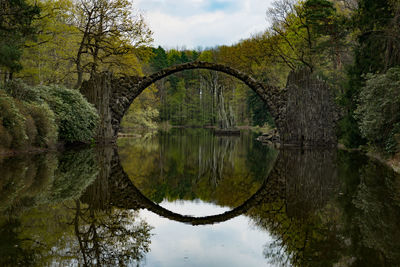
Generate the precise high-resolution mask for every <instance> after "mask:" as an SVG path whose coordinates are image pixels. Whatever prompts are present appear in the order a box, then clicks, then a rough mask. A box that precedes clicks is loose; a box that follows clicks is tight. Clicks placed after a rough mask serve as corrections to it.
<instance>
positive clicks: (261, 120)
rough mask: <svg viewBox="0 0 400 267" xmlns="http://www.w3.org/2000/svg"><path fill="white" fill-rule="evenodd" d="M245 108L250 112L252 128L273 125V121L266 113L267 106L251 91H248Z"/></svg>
mask: <svg viewBox="0 0 400 267" xmlns="http://www.w3.org/2000/svg"><path fill="white" fill-rule="evenodd" d="M247 106H248V108H249V109H250V111H251V118H252V122H253V126H263V125H264V124H268V125H271V126H274V125H275V124H274V119H273V118H272V116H271V114H270V113H269V112H268V108H267V105H266V104H265V103H264V102H263V101H262V100H261V98H260V97H259V96H258V95H257V94H256V93H255V92H253V91H248V98H247Z"/></svg>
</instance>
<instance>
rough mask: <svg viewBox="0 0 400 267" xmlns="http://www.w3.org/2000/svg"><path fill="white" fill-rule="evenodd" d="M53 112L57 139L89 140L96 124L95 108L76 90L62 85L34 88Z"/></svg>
mask: <svg viewBox="0 0 400 267" xmlns="http://www.w3.org/2000/svg"><path fill="white" fill-rule="evenodd" d="M35 90H37V93H38V94H39V95H40V98H41V99H42V100H44V101H45V102H46V103H47V104H48V105H49V106H50V108H51V109H52V110H53V112H54V114H55V121H56V123H57V125H58V136H59V139H61V140H63V141H65V142H67V143H73V142H89V141H90V140H91V139H92V138H93V136H94V134H95V131H96V128H97V124H98V115H97V110H96V109H95V108H94V107H93V105H91V104H90V103H89V102H87V100H86V99H85V98H84V97H83V96H82V95H81V93H80V92H79V91H77V90H71V89H67V88H65V87H62V86H56V85H53V86H38V87H36V88H35Z"/></svg>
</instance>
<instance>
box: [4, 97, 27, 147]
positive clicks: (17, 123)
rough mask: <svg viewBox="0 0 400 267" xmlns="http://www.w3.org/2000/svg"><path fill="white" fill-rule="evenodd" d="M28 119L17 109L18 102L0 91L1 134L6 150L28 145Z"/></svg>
mask: <svg viewBox="0 0 400 267" xmlns="http://www.w3.org/2000/svg"><path fill="white" fill-rule="evenodd" d="M25 121H26V119H25V118H24V116H23V115H22V114H21V112H20V110H19V109H18V107H17V104H16V101H15V100H14V99H13V98H12V97H10V96H8V95H7V94H6V93H5V92H4V91H2V90H0V122H1V124H2V130H1V132H0V134H1V137H0V139H2V141H3V142H4V143H1V144H0V145H1V146H3V147H4V148H19V147H21V146H23V145H25V144H27V141H28V136H27V135H26V128H25Z"/></svg>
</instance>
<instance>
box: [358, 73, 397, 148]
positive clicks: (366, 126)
mask: <svg viewBox="0 0 400 267" xmlns="http://www.w3.org/2000/svg"><path fill="white" fill-rule="evenodd" d="M366 78H367V81H366V85H365V87H363V88H362V91H361V93H360V102H359V104H358V106H357V109H356V111H355V114H356V116H357V118H358V119H359V127H360V130H361V134H362V135H363V137H365V138H367V139H368V141H370V142H371V143H375V144H384V145H385V147H386V150H387V151H388V152H397V145H398V144H397V141H396V136H397V138H398V135H399V133H400V68H399V67H397V68H392V69H389V70H388V71H387V72H386V73H385V74H368V75H367V76H366Z"/></svg>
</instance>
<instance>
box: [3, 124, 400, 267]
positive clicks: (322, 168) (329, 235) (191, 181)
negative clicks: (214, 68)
mask: <svg viewBox="0 0 400 267" xmlns="http://www.w3.org/2000/svg"><path fill="white" fill-rule="evenodd" d="M254 139H255V136H254V135H252V134H251V133H249V132H244V133H242V135H241V136H240V137H216V136H213V135H212V133H211V132H210V131H207V130H203V129H186V130H182V129H179V130H178V129H175V130H173V131H171V132H169V133H160V134H157V135H153V136H148V137H146V138H142V139H121V140H119V142H118V147H105V148H92V149H81V150H75V151H66V152H64V153H57V154H40V155H35V156H22V157H15V158H0V266H85V265H88V266H93V265H100V266H115V265H121V266H137V265H139V266H400V177H398V176H396V175H395V174H394V173H393V172H392V171H391V170H389V169H387V168H386V167H384V166H382V165H380V164H379V163H377V162H375V161H372V160H370V159H368V158H366V157H364V156H362V155H359V154H354V153H347V152H343V151H333V150H306V151H299V150H280V151H277V150H275V149H273V148H270V147H267V146H262V145H261V144H260V143H257V142H256V141H254Z"/></svg>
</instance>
